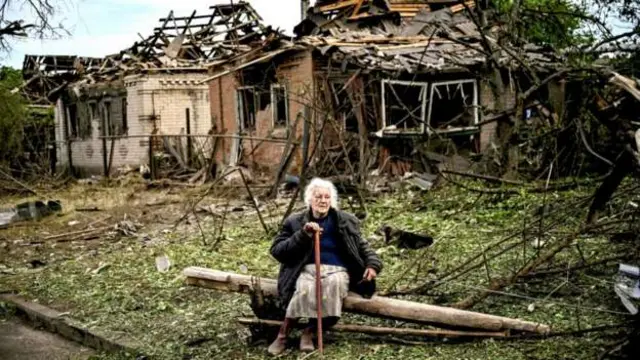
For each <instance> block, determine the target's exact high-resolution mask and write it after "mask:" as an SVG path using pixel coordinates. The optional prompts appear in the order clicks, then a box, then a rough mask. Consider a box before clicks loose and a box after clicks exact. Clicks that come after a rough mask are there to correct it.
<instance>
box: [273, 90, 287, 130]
mask: <svg viewBox="0 0 640 360" xmlns="http://www.w3.org/2000/svg"><path fill="white" fill-rule="evenodd" d="M271 107H272V108H273V127H287V125H288V124H289V99H288V97H287V88H286V87H285V86H283V85H272V86H271Z"/></svg>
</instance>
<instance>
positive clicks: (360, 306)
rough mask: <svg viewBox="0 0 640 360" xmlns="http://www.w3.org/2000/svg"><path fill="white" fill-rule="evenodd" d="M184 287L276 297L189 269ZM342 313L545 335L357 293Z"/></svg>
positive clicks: (235, 279)
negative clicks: (254, 292) (367, 297)
mask: <svg viewBox="0 0 640 360" xmlns="http://www.w3.org/2000/svg"><path fill="white" fill-rule="evenodd" d="M183 274H184V275H185V276H186V282H187V284H188V285H192V286H199V287H203V288H209V289H216V290H222V291H231V292H241V293H249V292H251V291H253V290H254V284H256V283H259V284H260V289H261V290H262V292H263V293H264V294H266V295H277V282H276V280H273V279H268V278H257V277H253V276H249V275H241V274H235V273H229V272H224V271H217V270H212V269H206V268H200V267H189V268H186V269H185V270H184V271H183ZM343 308H344V310H345V311H349V312H353V313H358V314H365V315H370V316H377V317H384V318H390V319H397V320H405V321H410V322H416V323H436V324H444V325H449V326H456V327H465V328H471V329H483V330H490V331H504V330H516V331H523V332H533V333H539V334H546V333H548V332H549V331H550V328H549V326H548V325H544V324H539V323H534V322H529V321H524V320H520V319H511V318H507V317H502V316H495V315H488V314H482V313H477V312H472V311H466V310H460V309H454V308H448V307H443V306H436V305H429V304H422V303H417V302H411V301H406V300H397V299H391V298H385V297H381V296H373V297H372V298H371V299H365V298H363V297H360V296H359V295H357V294H354V293H349V296H347V298H346V299H345V300H344V303H343Z"/></svg>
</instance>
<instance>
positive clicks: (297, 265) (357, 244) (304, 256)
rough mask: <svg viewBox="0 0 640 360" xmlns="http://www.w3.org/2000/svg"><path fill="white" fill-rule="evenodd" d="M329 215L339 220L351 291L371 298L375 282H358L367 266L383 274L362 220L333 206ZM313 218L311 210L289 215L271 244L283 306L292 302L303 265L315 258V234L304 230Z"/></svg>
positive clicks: (342, 249) (281, 304) (340, 238)
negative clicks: (311, 234)
mask: <svg viewBox="0 0 640 360" xmlns="http://www.w3.org/2000/svg"><path fill="white" fill-rule="evenodd" d="M328 216H334V217H335V219H336V224H337V227H338V229H337V234H338V235H337V236H338V242H339V244H341V246H342V248H341V253H342V256H343V261H344V262H345V264H346V266H347V271H348V273H349V279H350V283H349V290H351V291H354V292H357V293H359V294H360V295H362V296H364V297H371V295H373V293H374V292H375V281H371V282H365V281H363V282H361V283H360V284H358V283H359V282H360V281H361V280H362V275H363V274H364V271H365V269H366V268H367V267H370V268H372V269H374V270H375V271H376V272H377V273H380V271H382V261H380V258H379V257H378V255H377V254H376V253H375V251H373V249H371V247H370V246H369V243H367V241H366V240H364V239H363V238H362V236H361V235H360V221H359V220H358V219H357V218H356V217H355V216H353V215H351V214H348V213H346V212H344V211H340V210H335V209H333V208H332V209H331V210H330V211H329V215H328ZM310 218H311V215H310V211H309V210H306V211H303V212H300V213H297V214H293V215H291V216H289V217H288V218H287V220H286V221H285V222H284V224H283V226H282V230H281V231H280V234H278V235H277V236H276V238H275V239H274V241H273V244H272V245H271V255H272V256H273V257H274V258H276V260H278V261H279V262H280V264H281V265H280V274H279V275H278V297H279V304H280V306H281V307H282V308H286V307H287V305H288V304H289V301H290V300H291V297H292V296H293V293H294V292H295V288H296V280H297V279H298V276H299V275H300V272H301V271H302V268H303V267H304V266H305V265H306V264H308V263H310V262H312V261H313V260H312V259H311V253H312V250H313V237H312V236H310V235H309V234H307V233H306V232H305V231H304V230H303V229H302V228H303V226H304V224H306V223H307V222H309V219H310Z"/></svg>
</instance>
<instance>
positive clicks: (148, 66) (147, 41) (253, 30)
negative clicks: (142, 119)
mask: <svg viewBox="0 0 640 360" xmlns="http://www.w3.org/2000/svg"><path fill="white" fill-rule="evenodd" d="M159 21H160V24H159V26H157V27H156V28H154V29H153V33H152V34H151V35H150V36H147V37H143V36H142V35H140V34H138V35H139V36H140V38H141V40H139V41H136V42H135V43H134V44H133V45H132V46H131V47H129V48H127V49H124V50H122V51H120V52H119V53H118V54H114V55H109V56H106V57H104V58H81V57H77V56H55V55H44V56H37V55H27V56H25V61H24V65H23V74H24V75H23V76H24V79H25V84H30V83H43V84H44V83H48V82H51V81H53V79H59V80H61V81H60V82H59V83H57V85H58V86H57V87H59V85H63V84H67V83H70V82H75V81H79V83H81V84H92V83H96V82H102V81H112V80H115V79H119V78H121V77H122V76H124V75H127V74H131V73H139V72H151V71H201V72H206V71H207V69H208V67H210V66H213V65H216V64H217V63H219V62H220V61H223V60H233V59H235V58H237V57H239V56H242V55H244V54H246V53H248V52H250V51H252V50H254V49H255V48H259V47H262V46H265V45H266V44H270V43H271V42H273V41H274V40H277V39H280V38H282V37H283V35H281V34H280V33H279V32H278V31H276V30H273V29H272V28H271V27H269V26H265V25H264V24H263V20H262V18H261V17H260V15H258V13H257V12H256V11H255V10H254V9H253V7H252V6H251V5H250V4H249V3H247V2H243V1H240V2H237V3H233V4H221V5H214V6H211V7H210V8H209V11H207V12H206V13H198V12H197V11H196V10H194V11H193V12H192V13H191V14H188V15H186V16H177V15H175V14H174V12H173V11H171V12H169V14H168V15H167V16H166V17H164V18H162V19H160V20H159ZM83 59H91V61H90V63H86V61H85V60H83ZM35 64H37V65H35ZM32 65H33V66H32ZM44 65H47V66H49V68H47V69H52V68H51V66H53V67H55V71H54V72H50V71H48V70H47V71H43V70H41V69H40V68H41V67H42V66H44ZM54 82H55V81H54ZM23 88H24V87H23ZM54 88H56V87H54ZM33 90H36V89H35V88H34V89H31V91H29V92H31V93H32V92H33ZM37 90H38V91H36V92H39V93H40V97H43V95H46V94H47V93H48V92H50V91H51V90H52V89H51V88H50V87H49V86H46V87H44V88H40V89H37ZM43 92H44V93H43ZM34 95H35V94H34ZM49 95H51V94H49Z"/></svg>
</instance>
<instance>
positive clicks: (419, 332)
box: [238, 318, 509, 338]
mask: <svg viewBox="0 0 640 360" xmlns="http://www.w3.org/2000/svg"><path fill="white" fill-rule="evenodd" d="M238 322H239V323H240V324H242V325H262V326H273V327H279V326H281V325H282V321H277V320H265V319H258V318H239V319H238ZM329 330H330V331H338V332H355V333H362V334H371V335H408V336H425V337H447V338H459V337H507V336H509V332H508V331H495V332H487V331H455V330H444V329H406V328H405V329H402V328H391V327H380V326H369V325H350V324H337V325H334V326H332V327H331V328H330V329H329Z"/></svg>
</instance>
